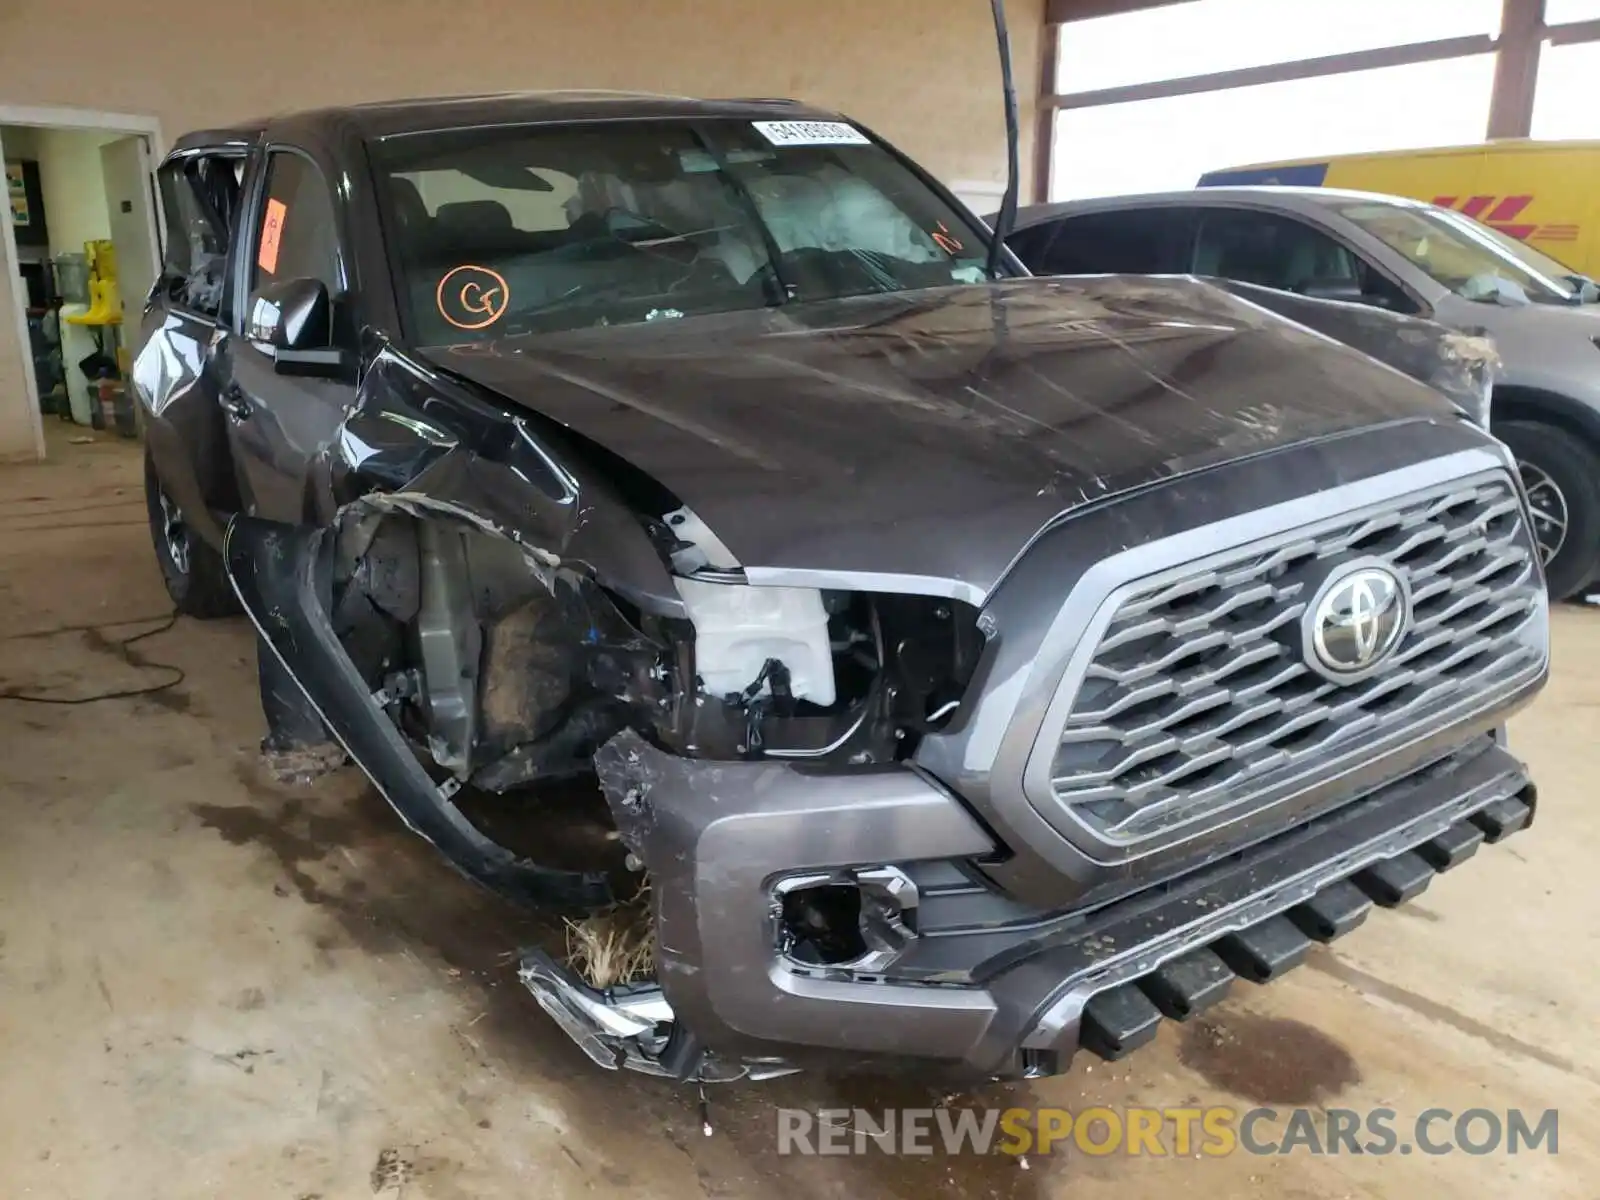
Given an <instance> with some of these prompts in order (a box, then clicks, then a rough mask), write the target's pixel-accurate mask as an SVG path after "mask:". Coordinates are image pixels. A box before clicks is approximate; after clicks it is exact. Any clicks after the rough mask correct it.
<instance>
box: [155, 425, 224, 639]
mask: <svg viewBox="0 0 1600 1200" xmlns="http://www.w3.org/2000/svg"><path fill="white" fill-rule="evenodd" d="M144 502H145V508H146V510H147V511H148V513H149V516H150V540H151V542H153V543H154V544H155V551H156V565H157V566H159V567H160V568H161V579H162V582H163V583H165V584H166V585H167V595H169V596H171V597H172V604H173V607H174V608H176V609H177V610H178V611H179V612H180V613H182V614H183V615H184V616H188V617H198V618H200V619H201V620H211V619H213V618H216V617H231V616H233V615H234V614H235V613H237V612H239V611H241V610H240V608H239V599H238V597H237V596H235V595H234V594H233V585H232V584H230V583H229V582H228V573H227V570H226V569H225V568H224V567H223V565H222V555H220V554H218V553H217V552H216V551H215V550H213V549H212V548H211V545H210V544H209V543H208V542H207V541H206V540H205V539H204V538H202V537H201V536H200V535H199V534H197V533H196V532H195V531H194V530H193V529H191V528H190V527H189V525H188V523H187V522H186V521H185V520H184V519H183V513H182V512H180V511H179V510H178V506H177V504H176V503H174V502H173V500H172V498H171V497H170V496H168V495H167V493H166V492H165V491H164V490H163V489H162V487H161V479H160V477H159V476H157V475H156V465H155V463H154V462H153V461H152V460H151V458H150V451H149V450H148V449H147V450H145V452H144Z"/></svg>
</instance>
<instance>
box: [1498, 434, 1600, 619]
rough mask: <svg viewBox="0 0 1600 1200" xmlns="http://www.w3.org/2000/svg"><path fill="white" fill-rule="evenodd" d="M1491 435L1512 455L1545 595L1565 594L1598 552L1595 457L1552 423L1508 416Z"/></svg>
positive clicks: (1588, 572)
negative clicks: (1540, 562) (1528, 512)
mask: <svg viewBox="0 0 1600 1200" xmlns="http://www.w3.org/2000/svg"><path fill="white" fill-rule="evenodd" d="M1495 435H1496V436H1497V437H1499V438H1500V440H1501V441H1503V442H1505V444H1506V445H1507V446H1509V447H1510V448H1511V452H1512V453H1513V454H1515V455H1516V456H1517V467H1518V468H1519V470H1520V471H1521V473H1522V486H1523V487H1524V489H1526V491H1527V493H1528V504H1529V506H1530V507H1531V508H1532V510H1533V533H1534V537H1535V538H1536V539H1537V541H1538V543H1539V557H1540V558H1541V559H1543V561H1544V575H1545V582H1546V583H1547V584H1548V586H1549V588H1550V599H1552V600H1566V599H1568V598H1569V597H1571V596H1574V595H1576V594H1577V593H1578V592H1579V591H1580V590H1581V589H1582V588H1583V586H1584V584H1585V583H1586V582H1587V581H1588V580H1589V578H1590V577H1591V576H1592V575H1593V573H1594V567H1595V561H1596V558H1597V556H1600V459H1597V457H1596V455H1595V454H1594V453H1593V452H1591V451H1590V450H1589V449H1588V448H1587V447H1585V446H1584V445H1582V444H1581V443H1580V442H1578V441H1576V440H1575V439H1574V438H1573V437H1572V435H1571V434H1569V433H1566V432H1565V431H1563V430H1561V429H1557V428H1556V427H1555V426H1553V425H1541V424H1536V423H1534V422H1531V421H1510V422H1507V423H1506V424H1504V425H1500V426H1497V427H1496V428H1495Z"/></svg>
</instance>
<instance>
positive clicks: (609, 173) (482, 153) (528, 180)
mask: <svg viewBox="0 0 1600 1200" xmlns="http://www.w3.org/2000/svg"><path fill="white" fill-rule="evenodd" d="M374 154H375V158H376V160H377V166H378V173H379V177H380V180H381V183H382V186H383V188H384V190H385V191H386V192H387V198H386V200H387V205H388V208H389V210H390V211H389V215H390V220H389V222H388V224H389V227H390V234H389V243H390V252H391V257H392V260H393V262H394V265H395V270H396V271H397V273H398V275H399V280H398V282H399V287H398V291H399V294H400V300H401V303H402V305H403V306H404V307H405V308H406V310H407V312H406V317H407V318H408V321H409V326H410V328H411V330H412V332H413V334H414V335H415V336H416V337H417V338H418V340H419V341H420V342H421V343H422V344H424V345H427V344H441V343H453V342H462V341H472V340H478V339H483V338H491V337H502V336H505V335H507V334H511V333H526V332H543V331H551V330H559V329H573V328H580V327H584V326H595V325H617V324H631V323H635V322H640V321H653V320H668V319H673V318H678V317H684V316H690V315H695V314H701V313H710V312H729V311H734V310H739V309H751V308H761V307H766V306H772V305H779V304H785V303H789V302H791V301H807V300H822V299H831V298H834V297H840V296H852V295H860V294H865V293H871V292H892V291H902V290H907V289H912V288H926V287H938V286H949V285H951V284H956V283H970V282H977V281H979V280H982V279H984V278H985V277H986V272H985V262H986V258H987V253H988V249H987V246H986V244H985V242H984V236H985V235H983V234H982V233H981V231H980V230H979V229H978V228H977V227H975V226H974V225H973V224H971V222H970V218H968V217H966V216H965V215H964V214H962V213H961V212H959V211H957V210H956V209H954V208H952V207H951V206H950V205H948V204H946V203H945V202H944V201H942V200H941V199H940V198H939V197H938V196H937V195H936V194H935V193H934V192H933V191H932V190H931V189H930V188H929V187H928V185H927V184H926V183H924V182H923V181H922V180H921V179H920V178H918V176H917V175H916V174H915V173H914V172H913V171H911V170H909V169H908V168H907V167H906V166H905V165H904V164H903V163H902V162H901V161H900V160H898V159H897V158H896V157H895V156H894V155H893V154H891V153H890V152H889V151H887V150H885V149H884V148H882V147H881V146H878V145H876V144H874V143H872V142H871V141H869V140H868V139H867V137H866V136H865V135H864V134H862V133H860V132H859V131H858V130H856V129H855V128H854V127H853V126H850V125H847V124H844V123H842V122H817V121H803V122H802V121H784V122H768V121H760V122H750V121H727V120H717V121H708V122H693V123H691V122H681V121H680V122H655V121H651V122H645V121H630V122H627V123H619V122H611V123H606V124H592V125H569V126H552V127H537V126H536V127H527V126H523V127H517V128H514V129H509V130H507V129H493V130H483V129H478V130H454V131H449V132H445V133H432V134H419V135H407V136H402V137H397V138H390V139H386V140H384V141H383V142H380V143H378V144H377V145H376V146H375V147H374Z"/></svg>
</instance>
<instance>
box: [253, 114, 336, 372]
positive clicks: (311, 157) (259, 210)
mask: <svg viewBox="0 0 1600 1200" xmlns="http://www.w3.org/2000/svg"><path fill="white" fill-rule="evenodd" d="M279 154H284V155H291V156H293V157H295V158H299V159H301V160H302V161H304V162H305V163H307V164H308V165H309V166H310V167H311V170H312V171H313V172H314V173H315V175H316V177H317V178H318V179H319V180H320V181H321V182H322V186H323V190H324V194H325V195H326V196H327V199H328V213H329V216H330V218H331V219H332V222H333V247H334V261H335V265H336V267H337V269H338V275H339V280H338V286H337V287H336V288H334V289H331V290H330V291H329V293H328V300H329V302H330V304H331V305H332V307H333V310H334V320H333V340H334V344H335V345H336V346H340V347H342V348H345V349H354V341H355V338H354V336H353V332H352V330H351V328H350V322H349V321H347V320H341V319H340V310H341V309H348V307H349V303H350V296H351V293H352V292H353V290H354V286H355V285H354V283H353V280H354V272H353V270H352V269H351V262H352V260H351V248H350V245H351V243H350V239H349V238H347V237H346V236H345V228H344V220H343V209H342V207H341V205H340V203H339V195H338V193H337V192H336V191H335V189H334V187H333V184H332V181H331V180H330V179H329V177H328V173H327V171H325V170H323V166H322V163H321V162H320V161H318V158H317V156H316V155H315V154H313V153H312V152H311V151H310V150H308V149H306V148H305V147H304V146H300V145H296V144H295V143H293V142H286V141H279V140H275V139H270V138H269V139H264V140H263V141H262V142H261V143H260V144H259V145H258V146H256V147H255V148H254V149H253V150H252V151H251V154H250V161H249V164H248V166H247V167H246V183H247V187H246V189H245V195H244V196H243V197H242V199H241V203H240V206H239V214H240V227H239V231H238V233H237V234H236V235H235V238H234V243H235V246H234V249H235V250H236V251H239V250H241V246H242V252H238V253H235V254H234V269H233V271H232V272H231V273H230V278H229V288H228V291H227V293H225V295H224V300H223V309H224V312H226V313H227V314H228V315H229V324H230V327H231V328H232V330H233V332H234V333H237V334H243V333H244V321H245V318H246V315H247V310H248V309H249V300H250V295H251V292H252V281H253V280H254V277H255V265H256V254H257V250H258V247H259V246H260V244H261V219H262V216H263V214H264V213H265V211H266V205H267V196H268V188H269V185H270V183H271V178H272V162H273V157H274V156H275V155H279ZM246 222H248V225H246ZM241 237H245V238H248V241H247V242H245V243H241V242H240V240H239V239H240V238H241Z"/></svg>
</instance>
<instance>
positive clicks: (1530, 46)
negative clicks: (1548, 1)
mask: <svg viewBox="0 0 1600 1200" xmlns="http://www.w3.org/2000/svg"><path fill="white" fill-rule="evenodd" d="M1543 44H1544V0H1505V7H1504V8H1503V9H1502V10H1501V17H1500V53H1499V55H1498V57H1497V58H1496V59H1495V64H1494V91H1493V92H1491V93H1490V95H1489V130H1488V134H1489V137H1491V138H1525V137H1527V136H1528V135H1529V134H1530V133H1532V132H1533V96H1534V91H1535V89H1536V88H1537V87H1538V84H1539V51H1540V49H1541V48H1542V46H1543Z"/></svg>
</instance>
